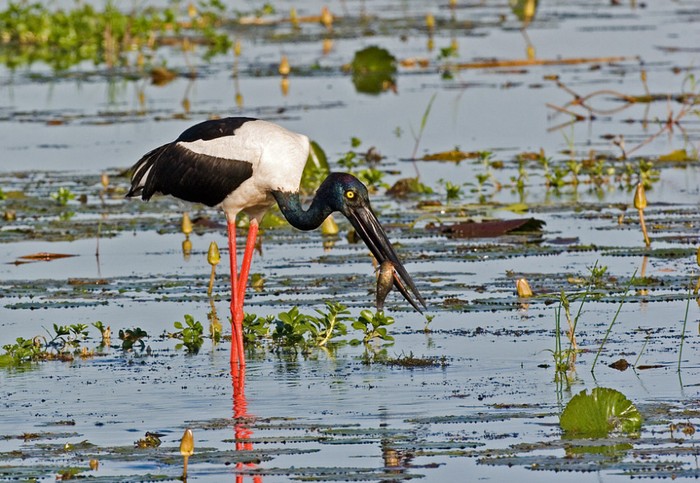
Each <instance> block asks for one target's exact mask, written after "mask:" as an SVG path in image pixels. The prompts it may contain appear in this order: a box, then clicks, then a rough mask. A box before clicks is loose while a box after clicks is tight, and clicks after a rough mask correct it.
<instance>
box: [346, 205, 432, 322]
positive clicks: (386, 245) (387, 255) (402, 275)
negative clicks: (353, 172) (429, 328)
mask: <svg viewBox="0 0 700 483" xmlns="http://www.w3.org/2000/svg"><path fill="white" fill-rule="evenodd" d="M348 220H350V223H351V224H352V226H353V227H355V231H357V234H358V235H360V238H362V239H363V240H364V242H365V244H366V245H367V248H369V251H371V252H372V255H374V258H376V259H377V263H382V262H383V261H385V260H389V261H390V262H391V263H392V264H393V265H394V270H395V273H394V286H395V287H396V289H397V290H398V291H399V292H401V295H403V297H404V298H405V299H406V301H408V303H409V304H411V306H412V307H413V308H414V309H416V310H417V311H418V312H420V313H423V310H422V309H421V308H420V307H419V306H418V303H417V302H416V299H417V300H418V302H420V304H421V305H422V306H423V308H427V305H426V304H425V300H424V299H423V296H422V295H421V294H420V292H419V291H418V288H417V287H416V284H415V283H413V280H412V279H411V276H410V275H409V274H408V272H407V271H406V269H405V268H404V266H403V264H402V263H401V260H399V257H398V255H396V252H395V251H394V247H393V246H392V245H391V242H390V241H389V238H388V237H387V236H386V233H385V232H384V228H382V225H380V224H379V220H377V217H376V216H375V214H374V213H373V212H372V209H371V208H370V207H369V206H362V207H359V208H354V209H352V210H351V211H350V213H349V214H348ZM409 289H410V290H409ZM414 296H415V298H414Z"/></svg>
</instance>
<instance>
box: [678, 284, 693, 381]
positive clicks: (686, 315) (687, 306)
mask: <svg viewBox="0 0 700 483" xmlns="http://www.w3.org/2000/svg"><path fill="white" fill-rule="evenodd" d="M689 308H690V290H688V300H687V301H686V303H685V317H683V330H682V331H681V344H680V347H678V369H677V370H676V372H678V373H679V374H680V372H681V360H682V357H683V342H684V341H685V328H686V326H687V325H688V309H689Z"/></svg>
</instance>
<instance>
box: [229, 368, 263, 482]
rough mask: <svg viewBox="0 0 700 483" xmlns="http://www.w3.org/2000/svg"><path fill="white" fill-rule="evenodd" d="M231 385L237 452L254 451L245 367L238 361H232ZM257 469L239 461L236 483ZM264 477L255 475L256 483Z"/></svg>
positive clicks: (251, 464) (252, 464) (252, 465)
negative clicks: (250, 471)
mask: <svg viewBox="0 0 700 483" xmlns="http://www.w3.org/2000/svg"><path fill="white" fill-rule="evenodd" d="M231 385H232V387H233V431H234V436H235V439H236V443H235V444H236V451H252V450H253V443H252V442H250V437H251V436H252V435H253V431H252V430H251V429H250V423H251V421H252V419H253V417H252V416H250V415H249V414H248V401H247V400H246V397H245V366H244V365H239V364H238V363H237V361H231ZM255 468H256V465H255V463H253V462H243V461H239V462H238V463H236V470H237V471H236V483H243V478H244V476H245V474H246V473H247V472H248V471H242V472H240V473H239V471H241V470H254V469H255ZM262 481H263V477H262V475H253V482H254V483H262Z"/></svg>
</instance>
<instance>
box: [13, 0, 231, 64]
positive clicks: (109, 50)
mask: <svg viewBox="0 0 700 483" xmlns="http://www.w3.org/2000/svg"><path fill="white" fill-rule="evenodd" d="M201 7H202V8H200V9H196V8H195V9H190V10H189V11H188V12H187V13H186V14H185V13H181V12H179V11H178V10H177V9H176V8H173V7H168V8H163V9H156V8H146V9H143V10H139V11H132V12H127V11H122V10H120V9H119V7H118V5H117V3H116V2H107V3H106V4H105V6H104V9H102V10H98V9H96V8H95V7H93V6H92V5H89V4H82V3H78V4H77V5H76V6H75V7H73V8H71V9H51V8H48V7H46V6H44V5H43V4H41V3H39V2H36V3H29V2H10V3H9V4H8V6H7V7H6V8H5V9H4V10H1V11H0V63H3V64H5V65H7V66H8V67H10V68H16V67H20V66H23V65H31V64H33V63H35V62H44V63H46V64H47V65H49V66H51V67H52V68H53V69H55V70H58V71H62V70H66V69H68V68H70V67H72V66H74V65H77V64H79V63H80V62H84V61H92V62H93V63H94V64H95V65H107V66H108V67H115V66H123V65H127V64H128V63H129V62H130V60H131V59H132V57H133V56H130V54H131V53H137V55H136V56H135V58H136V63H137V64H140V63H142V61H143V59H144V56H145V55H146V54H149V55H150V54H151V53H152V52H153V51H154V49H155V48H156V47H158V46H159V45H160V44H161V43H163V44H164V43H173V40H175V41H184V40H185V39H186V38H189V37H191V38H192V40H193V41H196V42H197V43H200V44H204V45H206V46H207V47H208V48H209V49H210V50H214V51H216V52H222V51H225V50H227V49H228V48H229V47H230V45H231V41H230V40H229V39H228V36H226V35H225V34H222V33H220V32H217V31H216V30H215V27H216V26H217V25H218V22H219V18H220V14H221V12H222V9H223V8H224V7H223V5H221V4H219V2H206V3H204V4H202V5H201ZM188 42H192V41H190V40H188ZM216 52H215V53H216Z"/></svg>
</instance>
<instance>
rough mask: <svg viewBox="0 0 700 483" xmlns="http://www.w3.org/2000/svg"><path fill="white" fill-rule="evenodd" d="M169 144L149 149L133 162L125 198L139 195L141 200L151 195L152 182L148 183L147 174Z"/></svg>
mask: <svg viewBox="0 0 700 483" xmlns="http://www.w3.org/2000/svg"><path fill="white" fill-rule="evenodd" d="M169 146H170V145H169V144H165V145H163V146H160V147H158V148H156V149H154V150H152V151H149V152H148V153H146V154H145V155H144V156H143V157H142V158H141V159H139V160H138V162H137V163H136V164H134V166H133V167H132V168H131V173H132V174H131V188H129V192H128V193H127V194H126V196H127V198H130V197H134V196H141V199H142V200H149V199H150V198H151V196H153V193H154V192H155V190H154V189H153V183H149V177H148V175H149V174H150V173H151V169H152V168H153V165H154V164H155V163H156V161H158V159H159V158H160V156H161V154H163V152H164V151H165V150H166V149H167V148H168V147H169Z"/></svg>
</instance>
